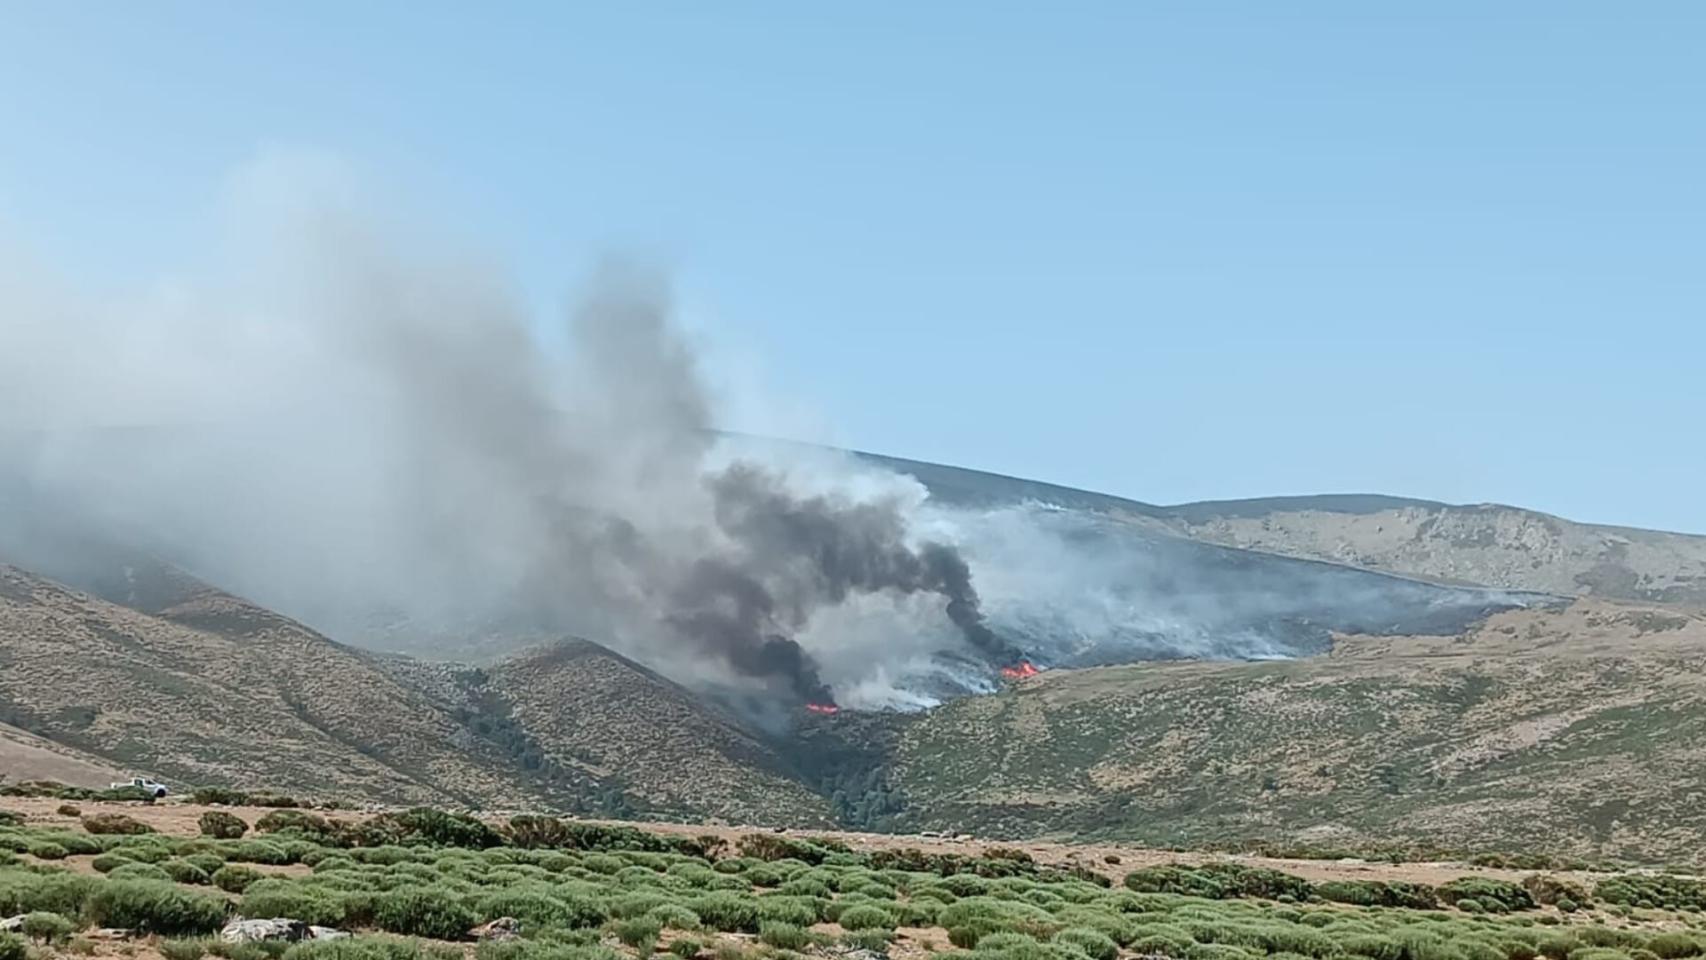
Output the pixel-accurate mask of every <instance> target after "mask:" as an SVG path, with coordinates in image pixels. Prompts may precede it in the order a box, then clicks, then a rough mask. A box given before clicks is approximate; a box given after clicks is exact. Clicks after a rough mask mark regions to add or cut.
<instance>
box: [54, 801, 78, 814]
mask: <svg viewBox="0 0 1706 960" xmlns="http://www.w3.org/2000/svg"><path fill="white" fill-rule="evenodd" d="M53 812H54V813H57V814H59V815H60V816H62V817H81V816H82V815H83V808H81V807H79V806H77V805H76V804H74V803H62V804H60V805H59V806H57V807H55V808H54V809H53Z"/></svg>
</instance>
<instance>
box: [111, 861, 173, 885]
mask: <svg viewBox="0 0 1706 960" xmlns="http://www.w3.org/2000/svg"><path fill="white" fill-rule="evenodd" d="M107 878H108V879H110V880H147V881H149V882H152V883H172V882H174V881H173V880H172V875H171V874H169V873H167V872H166V869H165V868H164V867H161V866H157V865H155V864H152V863H136V862H134V861H132V862H130V863H121V864H119V865H118V866H116V867H114V868H113V869H112V870H110V871H108V872H107Z"/></svg>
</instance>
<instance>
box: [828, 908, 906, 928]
mask: <svg viewBox="0 0 1706 960" xmlns="http://www.w3.org/2000/svg"><path fill="white" fill-rule="evenodd" d="M895 919H896V918H895V915H894V913H893V911H891V910H888V909H886V908H884V907H879V906H877V905H875V904H865V903H861V904H858V905H856V906H852V907H848V908H847V909H845V910H843V911H841V915H840V916H839V917H837V918H836V922H838V923H840V924H841V926H842V927H843V928H844V929H847V930H872V929H877V928H887V927H892V926H894V925H895Z"/></svg>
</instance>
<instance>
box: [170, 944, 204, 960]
mask: <svg viewBox="0 0 1706 960" xmlns="http://www.w3.org/2000/svg"><path fill="white" fill-rule="evenodd" d="M160 955H161V956H162V957H165V958H166V960H201V958H202V957H204V956H206V955H207V944H205V943H203V942H201V941H200V940H162V941H160Z"/></svg>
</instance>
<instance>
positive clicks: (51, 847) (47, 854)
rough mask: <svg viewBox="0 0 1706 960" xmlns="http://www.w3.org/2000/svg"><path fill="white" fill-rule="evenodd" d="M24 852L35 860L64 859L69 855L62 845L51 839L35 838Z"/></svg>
mask: <svg viewBox="0 0 1706 960" xmlns="http://www.w3.org/2000/svg"><path fill="white" fill-rule="evenodd" d="M26 852H27V853H28V854H29V855H30V856H32V857H35V858H36V859H37V860H64V859H65V858H66V857H67V856H69V855H70V854H69V851H67V850H66V849H65V848H64V847H62V846H60V845H59V844H57V843H54V842H53V841H51V840H37V841H35V842H34V843H32V844H30V848H29V850H28V851H26Z"/></svg>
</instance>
